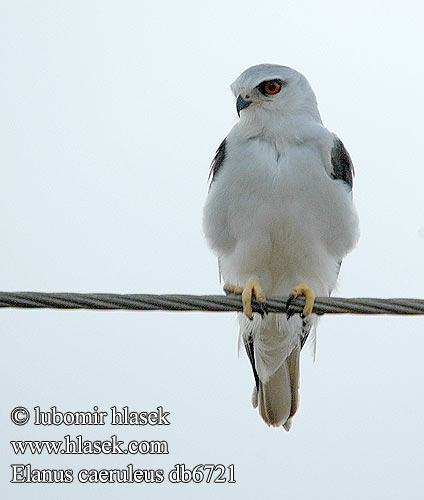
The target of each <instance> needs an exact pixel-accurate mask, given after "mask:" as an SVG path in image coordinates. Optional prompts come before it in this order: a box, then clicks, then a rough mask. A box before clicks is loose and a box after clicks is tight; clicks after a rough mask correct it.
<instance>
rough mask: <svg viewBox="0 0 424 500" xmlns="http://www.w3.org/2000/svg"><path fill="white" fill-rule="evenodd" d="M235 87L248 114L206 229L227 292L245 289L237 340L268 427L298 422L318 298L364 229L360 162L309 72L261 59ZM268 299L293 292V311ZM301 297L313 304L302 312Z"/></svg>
mask: <svg viewBox="0 0 424 500" xmlns="http://www.w3.org/2000/svg"><path fill="white" fill-rule="evenodd" d="M231 90H232V92H233V94H234V97H235V100H236V111H237V115H238V121H237V122H236V123H235V125H234V126H233V128H232V129H231V130H230V132H229V133H228V135H227V136H226V137H225V139H224V140H223V141H222V142H221V144H220V145H219V147H218V149H217V151H216V154H215V156H214V158H213V160H212V163H211V166H210V175H209V190H208V194H207V197H206V202H205V205H204V210H203V222H202V224H203V231H204V234H205V237H206V241H207V244H208V246H209V248H210V249H211V250H212V252H213V253H214V254H215V255H216V256H217V258H218V267H219V273H220V278H221V279H222V280H223V282H224V291H225V292H226V293H227V294H229V293H231V294H241V296H242V303H243V312H240V313H238V317H239V325H240V334H239V345H242V344H244V347H245V350H246V353H247V355H248V358H249V360H250V364H251V366H252V370H253V376H254V388H253V393H252V396H251V402H252V405H253V407H254V408H258V409H259V414H260V416H261V417H262V419H263V420H264V422H265V423H266V424H267V425H269V426H271V427H281V426H282V427H283V428H284V429H285V430H286V431H289V430H290V428H291V426H292V420H293V416H294V415H295V413H296V411H297V409H298V406H299V377H300V352H301V349H302V348H303V346H304V344H305V342H306V340H308V339H309V340H308V343H311V344H312V345H313V346H315V329H316V325H317V322H318V316H317V314H315V313H313V312H312V310H313V304H314V300H315V296H330V295H331V293H332V292H333V290H334V288H335V286H336V282H337V279H338V276H339V271H340V266H341V264H342V261H343V259H344V257H345V256H346V255H347V254H348V253H349V252H350V251H351V250H352V249H353V248H354V246H355V245H356V243H357V241H358V238H359V222H358V215H357V211H356V208H355V205H354V203H353V196H352V187H353V178H354V167H353V163H352V160H351V158H350V155H349V153H348V152H347V150H346V148H345V146H344V145H343V143H342V141H341V140H340V139H339V138H338V137H337V136H336V135H335V134H333V133H332V132H330V131H329V130H327V129H326V128H325V127H324V125H323V123H322V120H321V116H320V113H319V110H318V105H317V100H316V97H315V94H314V92H313V90H312V88H311V86H310V84H309V82H308V80H307V79H306V78H305V76H303V74H301V73H300V72H298V71H296V70H294V69H292V68H290V67H288V66H281V65H277V64H259V65H256V66H252V67H250V68H248V69H246V70H245V71H244V72H243V73H242V74H241V75H240V76H239V77H238V78H237V79H236V80H235V81H234V83H232V84H231ZM253 296H254V297H255V298H256V301H257V303H258V304H259V308H260V310H259V312H253V310H252V297H253ZM267 296H280V297H289V299H288V301H287V305H288V307H289V309H288V311H289V312H288V313H287V314H285V313H268V311H267V308H266V297H267ZM298 296H304V297H305V306H304V308H303V311H302V313H300V314H298V313H296V314H293V313H292V311H291V310H290V303H291V301H292V300H293V299H294V298H296V297H298Z"/></svg>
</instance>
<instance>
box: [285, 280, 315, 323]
mask: <svg viewBox="0 0 424 500" xmlns="http://www.w3.org/2000/svg"><path fill="white" fill-rule="evenodd" d="M297 297H305V307H304V308H303V312H302V316H303V317H304V318H306V317H307V316H309V315H310V314H311V312H312V309H313V307H314V302H315V293H314V291H313V290H312V288H309V287H308V286H307V285H305V283H299V284H298V285H297V286H295V287H294V288H292V289H291V290H290V296H289V300H288V301H287V303H286V308H288V307H289V305H290V304H291V302H292V301H293V300H294V299H296V298H297ZM292 314H293V313H292V312H290V311H288V312H287V318H290V316H291V315H292Z"/></svg>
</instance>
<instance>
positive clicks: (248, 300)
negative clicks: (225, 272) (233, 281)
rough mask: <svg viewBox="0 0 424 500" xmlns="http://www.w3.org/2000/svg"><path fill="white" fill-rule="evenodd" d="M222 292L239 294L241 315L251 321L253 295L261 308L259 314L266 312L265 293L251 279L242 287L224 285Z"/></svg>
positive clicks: (256, 282) (257, 282)
mask: <svg viewBox="0 0 424 500" xmlns="http://www.w3.org/2000/svg"><path fill="white" fill-rule="evenodd" d="M224 292H226V293H227V292H228V293H235V294H238V295H239V294H241V300H242V302H243V313H244V314H245V315H246V316H247V317H248V318H249V319H252V317H253V311H252V296H253V294H254V295H255V297H256V300H257V301H258V304H259V305H260V306H261V314H262V316H263V314H264V313H265V312H267V310H266V305H265V301H266V297H265V292H264V290H263V288H262V286H261V285H260V283H259V281H258V280H254V279H251V280H249V281H248V282H247V283H246V284H245V285H244V286H235V285H227V284H225V285H224Z"/></svg>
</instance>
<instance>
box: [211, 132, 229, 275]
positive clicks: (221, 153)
mask: <svg viewBox="0 0 424 500" xmlns="http://www.w3.org/2000/svg"><path fill="white" fill-rule="evenodd" d="M226 141H227V138H225V139H224V140H223V141H222V142H221V144H220V145H219V146H218V149H217V150H216V153H215V156H214V157H213V160H212V163H211V166H210V170H209V177H208V181H209V189H210V188H211V185H212V182H213V181H214V180H215V179H216V176H217V175H218V172H219V170H220V169H221V168H222V166H223V164H224V161H225V155H226ZM218 277H219V282H220V283H221V279H222V274H221V263H220V262H219V257H218Z"/></svg>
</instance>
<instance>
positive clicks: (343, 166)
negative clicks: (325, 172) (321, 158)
mask: <svg viewBox="0 0 424 500" xmlns="http://www.w3.org/2000/svg"><path fill="white" fill-rule="evenodd" d="M331 164H332V165H333V173H332V174H331V177H332V178H333V179H339V180H342V181H343V182H345V183H346V184H347V185H348V186H349V187H350V189H352V186H353V176H354V173H355V172H354V169H353V163H352V160H351V158H350V156H349V153H348V152H347V150H346V148H345V147H344V144H343V143H342V141H341V140H340V139H339V138H338V137H336V136H335V137H334V145H333V149H332V150H331Z"/></svg>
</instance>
